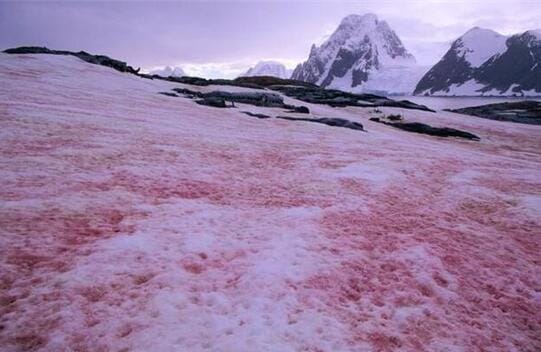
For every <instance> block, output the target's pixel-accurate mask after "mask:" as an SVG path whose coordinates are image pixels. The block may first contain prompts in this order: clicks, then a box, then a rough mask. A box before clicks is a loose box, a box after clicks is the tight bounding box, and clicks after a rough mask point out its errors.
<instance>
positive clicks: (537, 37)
mask: <svg viewBox="0 0 541 352" xmlns="http://www.w3.org/2000/svg"><path fill="white" fill-rule="evenodd" d="M415 94H417V95H457V96H461V95H462V96H476V95H487V96H491V95H496V96H497V95H505V96H511V95H518V96H523V95H541V31H539V30H532V31H526V32H524V33H521V34H516V35H513V36H511V37H506V36H504V35H501V34H499V33H497V32H494V31H492V30H489V29H483V28H479V27H475V28H472V29H471V30H469V31H468V32H466V33H465V34H464V35H463V36H461V37H460V38H458V39H457V40H455V41H454V42H453V44H452V45H451V48H450V49H449V51H448V52H447V53H446V54H445V55H444V56H443V58H442V59H441V60H440V61H439V62H438V63H437V64H436V65H435V66H434V67H432V68H431V69H430V70H429V71H428V72H427V73H426V75H425V76H424V77H423V78H422V79H421V80H420V81H419V83H418V84H417V87H416V88H415Z"/></svg>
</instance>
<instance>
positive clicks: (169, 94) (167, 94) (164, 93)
mask: <svg viewBox="0 0 541 352" xmlns="http://www.w3.org/2000/svg"><path fill="white" fill-rule="evenodd" d="M158 94H161V95H166V96H168V97H178V95H176V94H175V93H171V92H158Z"/></svg>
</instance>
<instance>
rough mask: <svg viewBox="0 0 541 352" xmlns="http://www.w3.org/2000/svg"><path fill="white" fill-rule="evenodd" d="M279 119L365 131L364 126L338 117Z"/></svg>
mask: <svg viewBox="0 0 541 352" xmlns="http://www.w3.org/2000/svg"><path fill="white" fill-rule="evenodd" d="M276 118H277V119H283V120H290V121H307V122H315V123H322V124H325V125H328V126H333V127H345V128H349V129H352V130H357V131H364V127H363V125H362V124H360V123H358V122H354V121H350V120H346V119H341V118H337V117H321V118H314V119H309V118H304V117H290V116H276Z"/></svg>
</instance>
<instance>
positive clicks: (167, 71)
mask: <svg viewBox="0 0 541 352" xmlns="http://www.w3.org/2000/svg"><path fill="white" fill-rule="evenodd" d="M150 74H152V75H158V76H162V77H170V76H173V77H182V76H184V75H186V74H185V73H184V70H183V69H182V68H181V67H178V66H176V67H171V66H165V67H164V68H162V69H156V70H153V71H150Z"/></svg>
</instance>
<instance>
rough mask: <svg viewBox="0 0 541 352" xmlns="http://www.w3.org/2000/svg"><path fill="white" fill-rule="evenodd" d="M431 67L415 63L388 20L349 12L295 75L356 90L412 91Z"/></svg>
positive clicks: (320, 83)
mask: <svg viewBox="0 0 541 352" xmlns="http://www.w3.org/2000/svg"><path fill="white" fill-rule="evenodd" d="M427 69H428V68H423V67H420V66H418V65H417V64H416V61H415V58H414V57H413V55H412V54H410V53H409V52H408V51H407V50H406V48H405V47H404V45H403V44H402V41H401V40H400V38H399V37H398V36H397V35H396V33H395V32H394V31H393V30H392V29H391V28H390V27H389V25H388V24H387V22H385V21H380V20H379V19H378V17H377V16H376V15H374V14H366V15H349V16H347V17H345V18H344V19H343V20H342V22H341V23H340V25H339V26H338V28H337V29H336V31H335V32H334V33H333V34H332V35H331V36H330V37H329V39H327V40H326V41H325V42H324V43H323V44H322V45H321V46H319V47H317V46H315V45H312V48H311V50H310V55H309V57H308V60H307V61H305V62H304V63H302V64H299V65H298V66H297V67H296V68H295V70H294V71H293V75H292V77H291V78H292V79H296V80H302V81H307V82H310V83H316V84H319V85H321V86H322V87H325V88H335V89H341V90H347V91H354V92H376V91H377V92H382V93H411V92H413V88H414V87H415V84H416V83H417V82H418V80H419V79H420V78H421V77H422V75H423V74H424V73H425V72H426V70H427Z"/></svg>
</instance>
